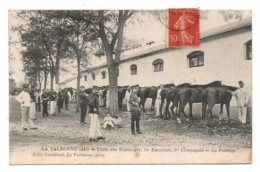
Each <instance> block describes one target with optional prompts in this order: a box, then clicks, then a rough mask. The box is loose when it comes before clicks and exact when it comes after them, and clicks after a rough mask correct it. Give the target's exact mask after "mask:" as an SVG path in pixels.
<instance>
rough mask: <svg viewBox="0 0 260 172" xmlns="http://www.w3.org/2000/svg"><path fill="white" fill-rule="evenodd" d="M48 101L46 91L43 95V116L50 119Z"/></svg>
mask: <svg viewBox="0 0 260 172" xmlns="http://www.w3.org/2000/svg"><path fill="white" fill-rule="evenodd" d="M48 101H49V95H48V93H47V91H46V90H44V92H43V94H42V116H43V117H44V118H45V117H48V116H49V114H48Z"/></svg>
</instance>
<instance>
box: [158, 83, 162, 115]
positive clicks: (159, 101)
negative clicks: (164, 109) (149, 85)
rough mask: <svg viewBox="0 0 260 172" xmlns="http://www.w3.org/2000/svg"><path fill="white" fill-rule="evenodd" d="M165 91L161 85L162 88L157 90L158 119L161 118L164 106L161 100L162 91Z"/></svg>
mask: <svg viewBox="0 0 260 172" xmlns="http://www.w3.org/2000/svg"><path fill="white" fill-rule="evenodd" d="M162 89H163V85H160V88H159V89H158V90H157V96H156V117H159V116H160V107H161V104H162V99H161V91H162Z"/></svg>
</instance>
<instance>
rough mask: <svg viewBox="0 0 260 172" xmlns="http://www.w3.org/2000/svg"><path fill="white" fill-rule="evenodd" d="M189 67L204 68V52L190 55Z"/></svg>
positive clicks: (195, 52)
mask: <svg viewBox="0 0 260 172" xmlns="http://www.w3.org/2000/svg"><path fill="white" fill-rule="evenodd" d="M188 59H189V67H199V66H204V52H202V51H194V52H192V53H190V54H189V55H188Z"/></svg>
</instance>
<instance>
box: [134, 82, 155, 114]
mask: <svg viewBox="0 0 260 172" xmlns="http://www.w3.org/2000/svg"><path fill="white" fill-rule="evenodd" d="M157 90H158V88H157V87H155V86H152V87H139V89H138V93H137V94H138V96H139V97H140V106H141V107H142V110H143V112H144V113H146V112H145V108H144V105H145V102H146V99H147V98H151V99H152V105H151V111H154V104H155V100H156V96H157Z"/></svg>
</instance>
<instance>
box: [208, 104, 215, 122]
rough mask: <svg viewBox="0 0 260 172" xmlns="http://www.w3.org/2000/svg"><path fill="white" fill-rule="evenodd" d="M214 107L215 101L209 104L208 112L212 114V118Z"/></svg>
mask: <svg viewBox="0 0 260 172" xmlns="http://www.w3.org/2000/svg"><path fill="white" fill-rule="evenodd" d="M213 107H214V103H210V104H208V109H207V113H208V114H210V117H211V119H213V115H212V109H213Z"/></svg>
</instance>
